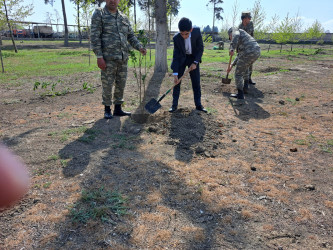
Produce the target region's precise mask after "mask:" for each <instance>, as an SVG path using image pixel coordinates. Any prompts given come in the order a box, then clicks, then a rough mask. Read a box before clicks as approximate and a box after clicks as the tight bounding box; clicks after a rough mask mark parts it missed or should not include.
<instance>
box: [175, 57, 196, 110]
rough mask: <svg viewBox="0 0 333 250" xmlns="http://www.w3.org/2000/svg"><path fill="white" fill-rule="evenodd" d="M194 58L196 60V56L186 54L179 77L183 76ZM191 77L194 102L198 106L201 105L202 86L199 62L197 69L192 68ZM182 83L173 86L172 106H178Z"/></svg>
mask: <svg viewBox="0 0 333 250" xmlns="http://www.w3.org/2000/svg"><path fill="white" fill-rule="evenodd" d="M193 60H194V58H193V57H192V55H186V60H185V64H184V65H182V66H181V67H180V69H179V72H178V79H179V78H181V77H182V75H183V74H184V72H185V69H186V66H187V67H190V66H191V64H192V63H193ZM190 77H191V82H192V89H193V96H194V104H195V106H196V107H198V106H201V87H200V69H199V64H198V65H197V68H196V69H195V70H192V71H191V72H190ZM180 85H181V82H180V83H179V84H178V85H176V86H175V87H174V88H173V93H172V97H173V101H172V106H173V107H175V108H176V107H177V106H178V99H179V94H180Z"/></svg>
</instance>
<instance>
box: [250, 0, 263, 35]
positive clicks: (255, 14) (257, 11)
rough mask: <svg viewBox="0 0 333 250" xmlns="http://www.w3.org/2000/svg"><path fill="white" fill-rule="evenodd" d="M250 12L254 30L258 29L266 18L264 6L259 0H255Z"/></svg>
mask: <svg viewBox="0 0 333 250" xmlns="http://www.w3.org/2000/svg"><path fill="white" fill-rule="evenodd" d="M251 13H252V21H253V25H254V30H255V31H260V30H261V29H263V27H264V21H265V19H266V13H265V10H264V8H263V7H262V6H261V0H257V1H255V3H254V6H253V9H252V10H251Z"/></svg>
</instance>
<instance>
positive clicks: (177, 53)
mask: <svg viewBox="0 0 333 250" xmlns="http://www.w3.org/2000/svg"><path fill="white" fill-rule="evenodd" d="M173 44H174V48H173V59H172V63H171V69H172V70H173V72H175V73H178V72H179V68H180V67H181V66H183V65H184V63H185V60H186V51H185V40H184V38H182V36H181V35H180V33H178V34H177V35H175V36H174V37H173ZM191 45H192V56H193V58H194V59H193V61H197V62H200V63H201V57H202V53H203V50H204V45H203V41H202V36H201V32H200V29H199V28H193V30H192V32H191Z"/></svg>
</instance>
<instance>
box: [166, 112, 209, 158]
mask: <svg viewBox="0 0 333 250" xmlns="http://www.w3.org/2000/svg"><path fill="white" fill-rule="evenodd" d="M201 115H202V114H201V113H200V111H196V110H192V111H191V112H189V111H184V110H183V109H178V110H177V111H176V112H174V113H172V115H171V128H170V134H169V137H170V138H172V139H174V140H176V141H177V142H176V145H177V146H176V151H175V158H176V159H177V160H179V161H182V162H190V161H191V160H192V158H193V154H194V151H193V149H192V146H193V145H195V144H197V143H199V142H202V141H203V138H204V135H205V133H206V127H205V124H204V123H203V121H202V117H201Z"/></svg>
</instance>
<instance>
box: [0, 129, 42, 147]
mask: <svg viewBox="0 0 333 250" xmlns="http://www.w3.org/2000/svg"><path fill="white" fill-rule="evenodd" d="M39 129H42V128H33V129H30V130H28V131H26V132H24V133H21V134H19V135H17V136H12V137H8V136H5V137H4V138H3V143H4V144H6V145H7V146H8V147H14V146H16V145H19V144H20V143H21V140H22V139H23V138H25V137H27V136H29V135H30V134H32V133H34V132H36V131H37V130H39Z"/></svg>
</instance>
